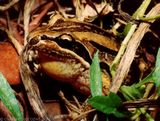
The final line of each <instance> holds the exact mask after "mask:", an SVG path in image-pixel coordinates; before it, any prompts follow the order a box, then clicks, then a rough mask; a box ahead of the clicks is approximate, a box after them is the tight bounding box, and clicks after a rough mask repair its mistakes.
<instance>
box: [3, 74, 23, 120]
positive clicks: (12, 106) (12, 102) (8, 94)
mask: <svg viewBox="0 0 160 121" xmlns="http://www.w3.org/2000/svg"><path fill="white" fill-rule="evenodd" d="M0 99H1V100H2V102H3V103H4V105H5V106H6V107H7V108H8V109H9V111H10V112H11V113H12V114H13V116H14V117H15V119H16V121H23V116H22V112H21V111H20V107H19V105H18V101H17V99H16V97H15V95H14V93H13V90H12V88H11V87H10V85H9V84H8V82H7V81H6V79H5V78H4V76H3V74H2V73H0Z"/></svg>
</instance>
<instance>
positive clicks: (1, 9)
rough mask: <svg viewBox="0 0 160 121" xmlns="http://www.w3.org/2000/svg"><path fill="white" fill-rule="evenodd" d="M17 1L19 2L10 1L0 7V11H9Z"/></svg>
mask: <svg viewBox="0 0 160 121" xmlns="http://www.w3.org/2000/svg"><path fill="white" fill-rule="evenodd" d="M18 1H19V0H12V1H11V2H9V3H8V4H6V5H3V6H0V11H5V10H7V9H9V8H10V7H11V6H13V5H14V4H16V3H17V2H18Z"/></svg>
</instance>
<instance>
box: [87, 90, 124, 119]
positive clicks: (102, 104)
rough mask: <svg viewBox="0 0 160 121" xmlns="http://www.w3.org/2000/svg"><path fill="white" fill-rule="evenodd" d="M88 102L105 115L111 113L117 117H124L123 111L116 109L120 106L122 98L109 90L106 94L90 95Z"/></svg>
mask: <svg viewBox="0 0 160 121" xmlns="http://www.w3.org/2000/svg"><path fill="white" fill-rule="evenodd" d="M88 103H89V104H90V105H92V107H94V108H95V109H97V110H98V111H101V112H103V113H105V114H107V115H110V114H113V115H114V116H116V117H118V118H123V117H126V115H125V114H124V112H122V111H121V112H120V111H118V109H119V108H120V107H121V106H122V100H121V99H120V97H119V96H118V95H116V94H115V93H112V92H110V94H109V95H108V96H95V97H92V98H90V99H89V100H88Z"/></svg>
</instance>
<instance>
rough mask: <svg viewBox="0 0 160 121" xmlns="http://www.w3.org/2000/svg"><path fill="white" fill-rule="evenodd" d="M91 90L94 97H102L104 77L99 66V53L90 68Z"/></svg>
mask: <svg viewBox="0 0 160 121" xmlns="http://www.w3.org/2000/svg"><path fill="white" fill-rule="evenodd" d="M90 89H91V95H92V96H93V97H94V96H98V95H102V75H101V69H100V65H99V58H98V51H97V52H96V53H95V55H94V57H93V61H92V64H91V67H90Z"/></svg>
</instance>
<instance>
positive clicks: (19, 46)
mask: <svg viewBox="0 0 160 121" xmlns="http://www.w3.org/2000/svg"><path fill="white" fill-rule="evenodd" d="M0 29H1V30H3V31H5V32H6V33H7V35H8V38H9V39H10V41H11V42H12V44H13V45H14V46H15V48H16V50H17V52H18V54H19V55H20V53H21V51H22V49H23V46H22V45H21V44H20V43H19V42H18V41H17V40H16V39H15V38H14V37H13V36H12V34H11V33H10V32H9V30H8V29H6V28H3V27H1V28H0Z"/></svg>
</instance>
